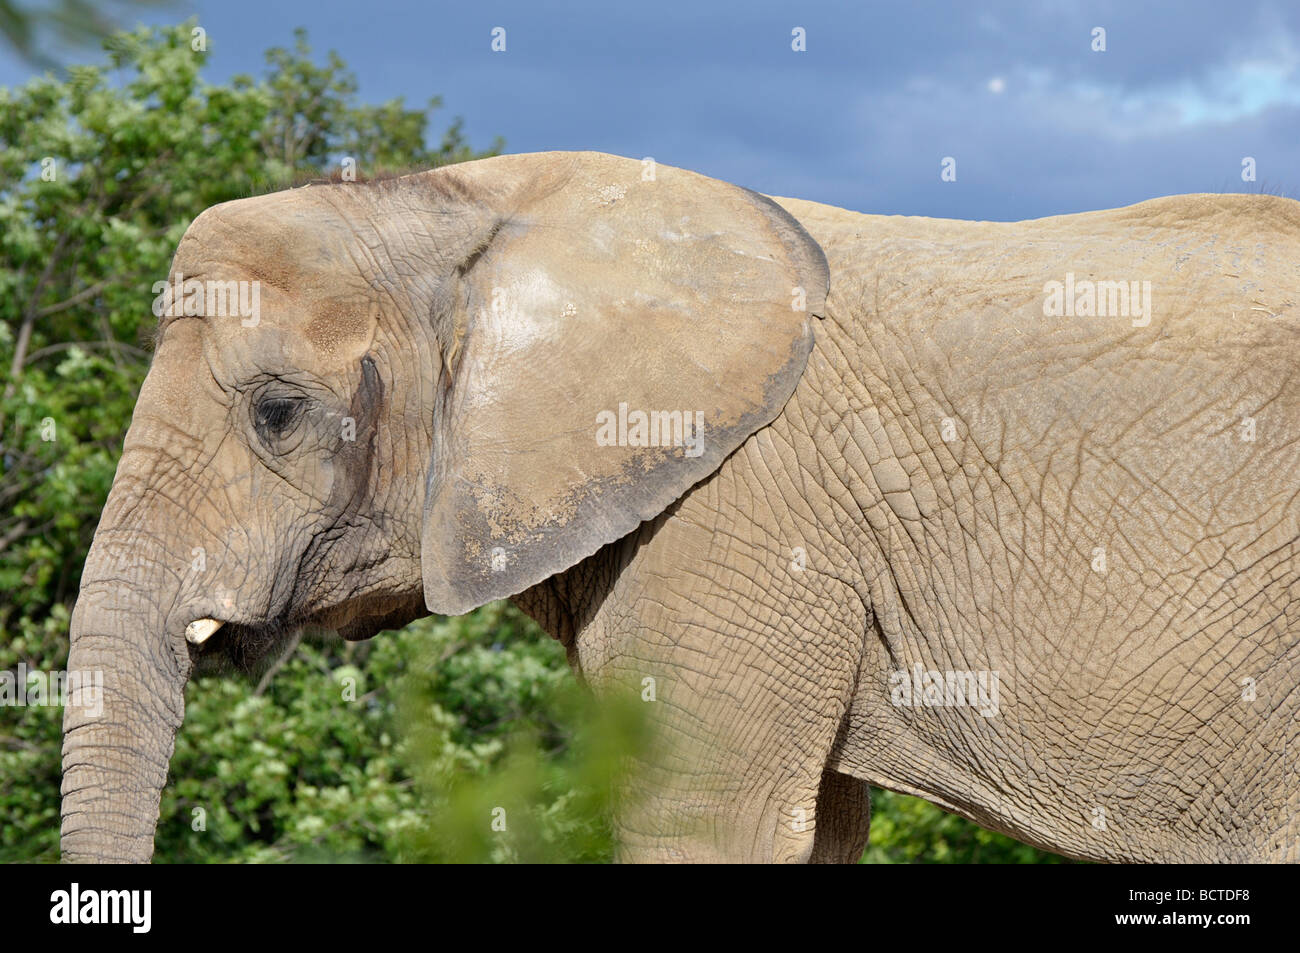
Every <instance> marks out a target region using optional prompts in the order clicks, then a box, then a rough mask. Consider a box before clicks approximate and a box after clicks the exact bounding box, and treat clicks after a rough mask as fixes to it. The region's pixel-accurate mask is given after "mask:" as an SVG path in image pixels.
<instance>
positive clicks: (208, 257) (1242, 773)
mask: <svg viewBox="0 0 1300 953" xmlns="http://www.w3.org/2000/svg"><path fill="white" fill-rule="evenodd" d="M172 269H173V272H172V276H171V280H172V282H173V286H172V287H173V289H174V291H175V293H174V294H173V293H171V292H167V293H165V294H164V295H163V298H165V299H166V300H165V307H164V308H163V309H162V310H163V314H162V317H161V319H160V322H159V330H158V336H157V349H156V353H155V355H154V358H153V363H152V367H151V369H150V371H149V374H148V377H147V379H146V380H145V382H144V385H143V388H142V390H141V392H140V396H139V400H138V403H137V405H136V408H135V413H134V417H133V419H132V422H131V426H130V430H129V432H128V434H127V436H126V440H125V444H124V452H123V454H122V458H121V462H120V465H119V467H118V470H117V475H116V478H115V481H114V484H113V487H112V491H111V494H110V496H109V498H108V502H107V504H106V505H105V507H104V511H103V516H102V518H101V521H100V524H99V527H98V531H97V533H96V535H95V539H94V543H93V545H92V547H91V550H90V553H89V555H88V558H87V561H86V566H85V571H84V575H83V578H82V582H81V591H80V596H79V600H78V603H77V606H76V609H75V612H74V616H73V620H72V628H71V638H72V650H71V658H70V663H69V667H70V669H71V670H73V671H76V672H89V671H92V670H94V671H101V672H103V673H104V675H103V677H104V685H105V707H104V712H103V715H102V716H101V717H99V718H91V717H89V716H88V715H87V714H85V713H83V712H82V711H81V710H80V709H79V708H77V707H75V706H69V707H68V709H67V711H66V717H65V726H64V727H65V736H64V746H63V769H64V781H63V828H62V849H63V854H64V857H65V858H67V859H71V860H100V861H103V860H112V861H146V860H148V859H149V858H150V856H151V852H152V849H153V832H154V827H155V824H156V823H157V818H158V805H159V795H160V790H161V788H162V786H163V784H164V781H165V778H166V774H167V767H168V759H169V757H170V755H171V752H172V748H173V743H174V738H175V734H176V732H177V730H178V728H179V726H180V724H181V721H182V717H183V710H184V703H183V691H182V690H183V687H184V685H185V683H186V679H187V677H188V676H189V675H190V673H191V671H192V669H193V667H194V666H195V664H196V662H197V661H200V660H201V659H202V658H203V657H204V656H206V655H210V654H211V655H217V656H224V657H227V658H230V659H233V660H235V661H237V662H247V661H250V660H254V659H256V658H258V657H260V656H263V655H265V654H267V653H268V652H270V651H272V650H273V649H274V648H275V647H276V646H277V644H278V643H279V641H280V640H281V639H282V638H283V634H284V633H286V632H289V631H292V630H293V628H294V627H295V626H300V625H302V624H305V623H312V624H319V625H323V626H326V627H331V628H334V629H337V630H338V631H339V632H340V633H341V634H342V635H344V636H345V637H346V638H350V639H363V638H368V637H370V636H372V635H374V634H375V633H377V632H378V631H380V630H381V629H384V628H392V627H398V626H401V625H403V624H405V623H407V622H409V621H411V620H413V619H416V618H418V617H421V616H424V615H427V614H429V613H444V614H456V613H462V612H465V611H468V610H470V609H472V608H474V607H475V606H479V605H482V604H483V603H485V602H487V601H489V600H493V599H499V598H511V599H513V600H515V601H516V602H517V603H518V604H519V605H520V606H521V607H522V608H523V609H524V610H525V611H527V612H528V613H529V614H531V615H532V616H533V617H534V618H536V619H537V620H538V621H539V622H540V623H541V624H542V625H543V627H544V628H545V629H546V630H547V631H548V632H549V633H550V634H551V635H553V636H554V637H555V638H557V639H559V640H561V641H562V642H563V644H564V645H565V646H566V648H567V650H568V654H569V657H570V659H571V661H572V664H573V666H574V668H575V670H576V671H577V672H578V673H579V674H580V675H581V676H582V677H583V678H584V679H585V680H586V681H587V682H588V683H589V684H591V685H593V686H595V687H596V688H597V689H598V690H600V689H601V686H607V685H610V684H612V683H613V682H614V681H615V680H617V679H621V678H624V677H626V678H630V679H632V680H633V682H634V683H639V682H643V681H644V680H645V679H646V678H653V679H654V680H655V682H654V683H655V684H656V686H657V691H656V701H655V702H654V703H653V704H650V705H649V708H650V710H651V711H652V712H653V715H652V718H653V719H654V720H655V722H656V725H657V726H658V727H659V728H660V729H661V735H662V736H663V737H665V738H671V739H675V741H674V742H672V743H666V744H665V745H664V746H663V747H662V748H659V749H656V751H659V752H661V753H660V754H653V755H649V756H647V757H646V758H644V759H642V760H641V762H638V764H637V766H636V771H637V777H638V778H639V790H640V791H642V792H643V796H642V797H641V798H640V799H639V800H638V801H637V802H636V806H635V808H634V809H629V812H628V814H627V815H625V816H623V817H621V818H620V821H619V824H620V831H621V840H622V848H621V849H622V851H623V855H624V857H626V858H627V859H629V860H638V861H660V860H663V861H668V860H737V861H805V860H837V861H847V860H854V859H856V858H857V857H858V856H860V854H861V852H862V849H863V847H864V844H865V842H866V837H867V830H868V824H869V812H870V806H869V798H868V785H869V784H875V785H878V786H881V787H884V788H887V789H892V790H895V791H901V792H905V793H910V794H917V795H920V796H922V797H925V798H928V799H929V800H931V801H933V802H935V803H937V804H939V805H941V806H943V807H945V808H947V809H948V810H951V811H954V812H956V813H959V814H962V815H964V816H966V817H968V818H971V819H973V820H974V821H976V822H978V823H980V824H982V825H985V826H987V827H990V828H994V829H997V830H1001V831H1005V832H1007V833H1009V834H1011V835H1012V836H1014V837H1017V838H1020V839H1021V840H1024V841H1026V842H1029V843H1031V844H1035V845H1039V846H1042V847H1046V848H1048V849H1050V850H1054V851H1058V852H1061V853H1063V854H1066V855H1070V856H1074V857H1079V858H1093V859H1104V860H1124V861H1154V860H1212V861H1228V860H1258V859H1289V860H1298V859H1300V784H1297V782H1296V767H1295V765H1296V757H1297V755H1300V727H1298V726H1300V721H1297V712H1298V711H1300V693H1297V690H1296V678H1297V673H1298V672H1300V559H1297V554H1298V552H1300V549H1298V540H1300V503H1298V497H1300V480H1298V478H1297V475H1298V474H1300V311H1297V302H1298V301H1300V204H1298V203H1296V202H1294V201H1291V200H1288V199H1283V198H1277V197H1271V196H1264V195H1252V196H1244V195H1188V196H1180V197H1172V198H1161V199H1155V200H1152V201H1148V202H1143V203H1141V204H1139V205H1135V206H1132V207H1130V208H1123V209H1117V210H1113V211H1103V212H1091V213H1085V214H1078V215H1066V216H1060V217H1055V218H1046V219H1040V220H1036V221H1029V222H1019V223H1000V222H962V221H946V220H937V219H927V218H906V217H884V216H873V215H863V214H858V213H855V212H848V211H843V210H840V209H836V208H831V207H828V206H824V205H818V204H815V203H812V202H805V201H798V200H787V199H775V200H773V199H768V198H766V197H764V196H761V195H758V194H756V193H753V192H750V191H747V190H745V189H742V188H738V187H735V186H732V185H728V184H725V183H723V182H719V181H716V180H713V179H709V178H706V177H703V176H701V175H698V174H695V173H692V172H687V171H682V170H679V169H674V168H669V167H666V166H664V165H657V166H656V165H654V164H653V163H652V162H650V161H649V160H646V161H634V160H630V159H622V158H617V157H612V156H607V155H602V154H597V153H543V154H535V155H516V156H503V157H497V158H491V159H484V160H480V161H476V162H470V163H466V164H463V165H457V166H451V167H446V168H440V169H436V170H433V171H429V172H424V173H420V174H416V175H410V176H406V177H402V178H394V179H387V180H381V181H373V182H368V183H335V184H315V185H310V186H306V187H303V188H298V189H292V190H289V191H284V192H279V193H275V194H270V195H265V196H260V197H254V198H248V199H243V200H240V201H235V202H229V203H226V204H223V205H219V206H216V207H214V208H211V209H209V210H208V211H206V212H204V213H203V214H202V215H201V216H199V218H198V219H196V220H195V221H194V223H193V224H192V225H191V226H190V228H189V230H188V232H187V233H186V234H185V236H184V238H183V239H182V240H181V242H180V245H179V247H178V249H177V251H176V255H175V259H174V262H173V266H172ZM226 282H237V283H238V282H244V283H248V284H231V285H226V284H225V283H226ZM250 287H251V288H253V289H254V292H255V293H250V294H247V295H245V296H244V297H243V298H239V299H238V300H240V301H241V302H243V303H244V304H247V303H248V302H249V301H251V302H252V303H253V304H255V305H256V306H257V307H255V308H252V309H243V308H242V305H241V308H239V309H236V308H227V307H224V306H222V304H221V303H220V302H219V301H217V303H214V300H215V299H217V298H219V297H220V295H219V294H218V292H221V291H222V289H223V288H224V289H226V290H228V292H229V294H228V295H226V297H227V298H229V299H230V300H235V299H234V297H233V296H235V295H236V291H237V290H240V291H242V290H243V289H246V288H250ZM196 288H197V289H199V290H198V291H196V290H194V289H196ZM199 291H205V292H206V297H204V296H203V295H201V294H200V293H199ZM227 303H228V302H227ZM231 311H234V312H235V313H234V314H231V313H230V312H231ZM187 312H188V313H187ZM223 312H224V313H223ZM254 312H256V313H254ZM196 552H197V553H201V554H204V556H205V558H204V559H203V560H202V563H203V568H202V571H197V570H196V569H195V568H194V564H195V559H194V556H193V554H194V553H196Z"/></svg>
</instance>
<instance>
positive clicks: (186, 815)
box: [156, 603, 643, 862]
mask: <svg viewBox="0 0 1300 953" xmlns="http://www.w3.org/2000/svg"><path fill="white" fill-rule="evenodd" d="M638 715H639V712H637V711H636V710H635V709H631V708H629V707H628V706H619V705H609V704H604V705H601V706H599V708H597V706H596V704H595V702H594V701H593V700H592V699H591V698H590V696H589V695H588V694H587V693H584V692H582V691H580V690H579V689H578V687H577V685H576V683H575V682H574V680H573V679H572V677H571V676H570V675H569V673H568V671H567V667H566V665H565V661H564V652H563V650H562V649H561V648H560V646H559V645H558V644H557V643H555V642H553V641H552V640H551V639H550V638H548V637H547V636H546V635H545V634H544V633H542V632H541V631H540V630H539V629H538V628H537V626H536V625H535V624H534V623H533V622H532V621H531V620H529V619H527V618H526V617H525V616H524V615H523V614H522V613H520V612H519V610H518V609H515V608H514V607H513V606H510V605H508V604H506V603H494V604H492V605H489V606H485V607H483V608H482V609H480V610H479V611H478V612H476V613H473V614H471V615H468V616H463V617H461V618H457V619H443V620H433V619H425V620H422V621H420V622H417V623H415V624H413V625H410V626H408V627H407V628H406V629H404V630H402V631H401V632H396V633H385V634H384V635H382V636H380V637H379V638H377V639H375V640H374V641H372V642H368V643H363V644H359V645H350V644H347V643H343V642H340V641H339V640H337V639H333V638H331V639H328V640H325V641H323V642H321V643H318V644H306V645H301V646H298V647H297V648H296V650H295V651H293V652H292V653H291V655H290V657H289V658H288V660H287V661H286V662H285V664H284V666H283V667H282V668H280V669H279V671H277V672H276V673H275V674H274V677H273V678H269V679H268V678H264V679H263V680H262V682H261V683H260V684H259V686H257V687H255V686H254V685H252V684H251V683H249V682H244V681H236V680H232V679H225V678H216V677H213V678H201V679H196V680H195V681H193V682H192V683H191V684H190V686H189V687H188V688H187V691H186V715H185V725H184V728H183V729H182V731H181V733H180V736H179V737H178V739H177V745H176V754H175V755H174V757H173V758H172V766H171V774H172V780H171V783H169V784H168V786H167V788H166V790H165V792H164V794H163V802H162V812H161V820H160V822H159V825H158V835H157V839H156V842H157V852H158V859H159V860H163V861H180V862H197V861H209V862H211V861H252V862H267V861H284V860H300V861H301V860H313V861H319V860H326V859H327V860H330V861H331V862H340V861H358V862H360V861H376V860H393V861H432V860H456V861H468V862H491V861H503V860H530V861H570V860H573V861H590V860H607V859H609V858H610V857H611V856H612V850H613V842H612V838H611V836H610V828H609V814H610V812H609V808H610V792H611V791H612V790H613V788H614V786H615V785H616V784H617V781H618V778H619V776H620V771H621V765H622V763H623V757H624V755H625V754H626V753H627V752H628V751H630V750H633V748H634V747H635V744H636V742H637V739H638V737H639V733H640V732H641V731H642V730H643V729H642V722H641V720H640V718H639V717H638ZM498 807H500V808H503V809H504V812H505V813H504V815H503V816H502V817H503V820H504V822H505V829H504V830H494V829H493V820H494V818H495V817H496V816H495V815H494V814H493V810H494V809H495V808H498ZM499 826H501V825H500V824H498V827H499ZM200 828H201V829H200Z"/></svg>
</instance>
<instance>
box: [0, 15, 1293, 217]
mask: <svg viewBox="0 0 1300 953" xmlns="http://www.w3.org/2000/svg"><path fill="white" fill-rule="evenodd" d="M189 16H197V17H198V20H199V22H200V24H201V25H202V26H203V27H204V28H205V29H206V30H207V32H208V38H209V48H210V50H211V59H210V61H209V65H208V70H207V73H206V76H207V79H209V80H210V81H214V82H216V81H221V80H223V79H225V78H227V77H229V76H230V75H231V74H233V73H237V72H251V73H258V74H260V72H261V70H262V66H263V57H262V53H263V51H264V50H265V49H266V48H267V47H269V46H275V45H290V44H291V42H292V31H293V28H294V27H296V26H299V25H305V26H307V27H308V28H309V30H310V38H311V42H312V45H313V47H314V48H315V50H316V51H317V53H318V54H322V55H323V53H324V52H325V50H327V49H331V48H333V49H336V50H338V51H339V53H340V54H341V55H342V56H343V58H344V60H346V62H347V63H348V65H349V66H350V67H351V68H352V69H353V70H354V71H355V72H356V74H357V76H358V78H359V80H360V84H361V97H362V98H363V99H365V100H368V101H373V102H378V101H381V100H385V99H389V98H392V97H395V96H403V97H405V98H406V100H407V102H408V103H422V102H424V101H425V100H426V99H427V98H428V97H430V96H432V95H434V94H440V95H441V96H442V97H443V98H444V101H445V104H446V108H445V110H444V117H443V118H444V119H445V118H449V117H450V116H452V115H462V116H464V117H465V120H466V131H467V132H468V134H469V137H470V139H471V141H472V142H474V143H475V144H479V145H485V144H487V143H488V142H489V141H490V140H491V139H492V138H493V137H494V136H496V135H501V136H503V137H505V140H506V147H507V150H508V151H510V152H533V151H539V150H546V149H596V150H600V151H604V152H613V153H618V154H621V155H628V156H634V157H638V158H639V157H642V156H646V155H650V156H654V157H655V158H656V159H657V160H658V161H660V162H665V163H668V164H671V165H677V166H683V167H685V168H690V169H695V170H697V171H700V172H703V173H705V174H708V175H712V176H716V177H717V178H721V179H726V180H728V181H732V182H736V183H739V184H741V185H745V186H748V187H750V188H754V189H758V190H760V191H763V192H768V193H773V194H778V195H792V196H797V197H800V198H808V199H814V200H817V201H822V202H829V203H831V204H834V205H840V206H844V207H846V208H853V209H858V210H861V211H865V212H879V213H890V214H894V213H897V214H915V215H937V216H948V217H955V218H984V219H1020V218H1031V217H1035V216H1041V215H1052V214H1057V213H1063V212H1075V211H1083V210H1086V209H1094V208H1108V207H1113V206H1118V205H1126V204H1129V203H1131V202H1136V201H1140V200H1142V199H1145V198H1150V197H1153V196H1157V195H1168V194H1171V193H1178V192H1204V191H1259V190H1261V189H1262V190H1265V191H1269V192H1275V193H1280V194H1285V195H1291V196H1293V197H1294V196H1300V3H1297V2H1295V0H1281V2H1267V0H1234V2H1231V3H1227V2H1222V0H1219V2H1202V0H1189V2H1181V3H1134V2H1115V3H1082V2H1080V3H1074V2H1064V0H1039V2H1035V3H991V2H984V3H960V2H950V3H940V2H917V3H908V2H901V3H900V2H875V0H867V2H857V3H851V2H844V3H830V2H771V0H745V2H734V3H733V2H714V3H709V2H704V0H698V2H679V0H662V2H655V3H623V4H618V3H613V2H610V0H603V2H586V0H580V2H572V3H542V2H538V0H532V2H502V3H492V2H483V3H454V4H453V3H447V2H428V3H414V2H410V3H400V2H389V0H366V2H358V0H346V2H339V0H316V2H311V3H307V2H299V0H262V2H248V0H186V2H176V3H172V4H170V5H163V6H159V7H144V8H140V9H138V10H132V12H131V13H130V14H129V15H128V16H127V17H126V20H127V23H128V25H129V24H130V23H133V22H134V21H137V20H141V21H143V22H147V23H163V22H175V21H181V20H184V19H186V18H187V17H189ZM498 26H500V27H504V28H505V30H506V51H505V52H503V53H494V52H492V50H491V48H490V44H491V39H492V37H491V32H492V29H493V28H494V27H498ZM795 27H802V28H804V30H805V31H806V37H807V50H806V52H794V51H793V50H792V49H791V31H792V29H793V28H795ZM1095 27H1102V28H1104V29H1105V31H1106V35H1105V37H1106V50H1105V52H1094V51H1093V50H1092V49H1091V45H1092V43H1093V37H1092V31H1093V29H1094V28H1095ZM90 58H93V52H91V51H84V52H82V53H80V54H79V55H77V56H75V57H74V59H76V60H87V59H90ZM30 73H31V67H30V66H27V65H25V64H23V63H21V62H20V61H18V60H17V59H16V58H15V57H13V56H12V54H10V53H9V52H8V51H3V52H0V85H4V84H13V83H17V82H21V81H22V80H24V79H25V78H26V77H27V76H28V75H29V74H30ZM441 128H442V123H441V121H436V122H435V126H434V133H435V134H436V133H439V132H440V131H441ZM945 156H951V157H953V158H954V159H956V171H957V177H956V181H954V182H943V181H941V179H940V170H941V162H942V160H943V158H944V157H945ZM1246 156H1251V157H1253V158H1254V159H1255V163H1256V175H1257V181H1255V182H1243V181H1242V179H1241V168H1242V159H1243V157H1246Z"/></svg>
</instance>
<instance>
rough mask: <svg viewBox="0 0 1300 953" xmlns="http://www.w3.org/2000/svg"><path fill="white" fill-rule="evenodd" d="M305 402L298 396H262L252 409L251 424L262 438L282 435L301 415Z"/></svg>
mask: <svg viewBox="0 0 1300 953" xmlns="http://www.w3.org/2000/svg"><path fill="white" fill-rule="evenodd" d="M305 403H306V402H305V401H304V400H302V398H299V397H264V398H262V399H261V400H259V401H258V402H257V405H256V407H255V408H254V409H253V426H254V427H256V428H257V432H258V435H259V436H261V437H262V439H263V440H274V439H277V438H280V437H283V436H285V435H286V434H288V433H289V431H291V430H292V429H293V427H294V424H296V423H297V422H298V418H299V417H301V416H302V410H303V405H304V404H305Z"/></svg>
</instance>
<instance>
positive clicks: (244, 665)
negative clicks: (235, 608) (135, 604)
mask: <svg viewBox="0 0 1300 953" xmlns="http://www.w3.org/2000/svg"><path fill="white" fill-rule="evenodd" d="M196 621H206V620H196ZM211 621H212V622H217V621H219V620H216V619H213V620H211ZM308 624H309V623H308V622H307V621H305V620H304V621H298V622H293V621H283V622H281V621H275V622H268V623H264V624H260V625H258V624H248V623H241V622H222V623H221V624H220V627H219V628H217V629H216V630H215V631H214V632H212V634H211V635H209V636H207V637H206V638H204V639H203V640H202V641H201V642H198V643H196V642H195V641H193V640H188V632H189V631H190V630H188V629H187V641H188V642H189V651H190V658H191V659H192V660H193V661H194V664H195V671H196V673H197V674H218V673H223V672H225V671H228V670H230V669H234V670H236V671H239V672H242V673H244V674H247V675H251V674H255V673H257V672H258V671H259V670H260V669H261V668H263V667H264V666H265V665H266V663H267V661H268V659H271V658H278V657H279V655H280V654H281V652H282V651H283V649H284V648H285V647H287V646H288V645H289V644H290V643H292V642H294V641H296V640H297V639H298V638H299V637H300V636H301V635H302V632H303V629H304V628H305V627H306V626H307V625H308ZM194 625H195V623H191V629H192V627H193V626H194Z"/></svg>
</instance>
